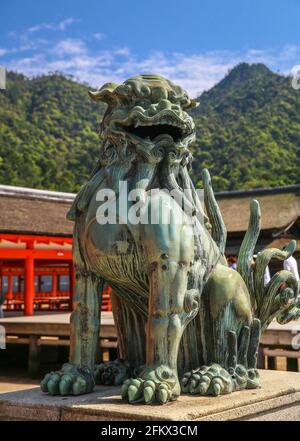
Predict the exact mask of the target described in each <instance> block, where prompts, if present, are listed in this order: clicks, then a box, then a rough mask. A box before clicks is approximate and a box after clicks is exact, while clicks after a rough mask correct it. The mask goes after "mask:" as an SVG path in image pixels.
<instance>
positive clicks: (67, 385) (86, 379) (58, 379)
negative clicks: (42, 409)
mask: <svg viewBox="0 0 300 441" xmlns="http://www.w3.org/2000/svg"><path fill="white" fill-rule="evenodd" d="M40 386H41V389H42V391H43V392H49V394H50V395H82V394H86V393H89V392H91V391H92V390H93V388H94V386H95V382H94V378H93V375H92V374H91V372H90V371H89V370H88V369H81V368H78V367H76V366H75V365H73V364H71V363H65V364H64V365H63V367H62V368H61V370H60V371H56V372H50V373H49V374H47V375H46V376H45V377H44V379H43V380H42V382H41V385H40Z"/></svg>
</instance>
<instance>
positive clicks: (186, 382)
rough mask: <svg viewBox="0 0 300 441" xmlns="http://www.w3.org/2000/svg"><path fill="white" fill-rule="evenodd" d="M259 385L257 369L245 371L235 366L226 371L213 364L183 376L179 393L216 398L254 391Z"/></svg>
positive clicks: (243, 368)
mask: <svg viewBox="0 0 300 441" xmlns="http://www.w3.org/2000/svg"><path fill="white" fill-rule="evenodd" d="M259 384H260V382H259V373H258V370H257V369H254V368H252V369H246V368H245V367H244V366H242V365H236V367H235V368H229V369H228V371H227V370H226V369H224V368H223V367H222V366H220V365H218V364H216V363H214V364H211V365H210V366H202V367H201V368H199V369H195V370H193V371H191V372H187V373H186V374H184V376H183V378H182V381H181V391H182V392H183V393H189V394H192V395H214V396H218V395H223V394H229V393H231V392H234V391H236V390H242V389H255V388H257V387H259Z"/></svg>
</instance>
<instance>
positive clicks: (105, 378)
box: [94, 359, 135, 386]
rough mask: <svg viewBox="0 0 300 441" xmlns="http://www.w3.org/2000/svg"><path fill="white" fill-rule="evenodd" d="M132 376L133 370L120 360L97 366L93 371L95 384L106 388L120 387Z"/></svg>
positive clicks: (133, 374)
mask: <svg viewBox="0 0 300 441" xmlns="http://www.w3.org/2000/svg"><path fill="white" fill-rule="evenodd" d="M134 376H135V369H134V368H132V367H131V366H130V365H129V363H127V362H126V361H125V360H121V359H117V360H114V361H109V362H107V363H101V364H98V365H97V366H96V367H95V370H94V377H95V382H96V384H105V385H107V386H120V385H121V384H122V383H123V382H124V381H125V380H127V379H128V378H130V377H134Z"/></svg>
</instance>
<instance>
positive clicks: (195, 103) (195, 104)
mask: <svg viewBox="0 0 300 441" xmlns="http://www.w3.org/2000/svg"><path fill="white" fill-rule="evenodd" d="M199 104H200V103H199V101H196V100H190V102H189V103H188V104H187V105H186V106H184V110H189V109H194V108H195V107H198V106H199Z"/></svg>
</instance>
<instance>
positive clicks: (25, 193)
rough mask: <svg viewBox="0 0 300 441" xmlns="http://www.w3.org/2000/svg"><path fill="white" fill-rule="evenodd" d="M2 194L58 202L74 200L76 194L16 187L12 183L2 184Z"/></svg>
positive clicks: (0, 191)
mask: <svg viewBox="0 0 300 441" xmlns="http://www.w3.org/2000/svg"><path fill="white" fill-rule="evenodd" d="M0 196H8V197H20V196H22V197H23V198H26V199H36V200H43V201H45V200H46V201H47V200H48V201H56V202H73V200H74V198H75V196H76V194H75V193H66V192H61V191H53V190H40V189H36V188H28V187H15V186H12V185H0Z"/></svg>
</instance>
